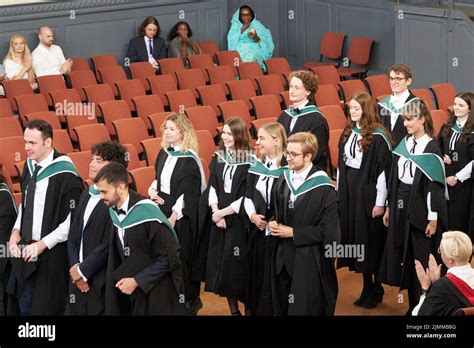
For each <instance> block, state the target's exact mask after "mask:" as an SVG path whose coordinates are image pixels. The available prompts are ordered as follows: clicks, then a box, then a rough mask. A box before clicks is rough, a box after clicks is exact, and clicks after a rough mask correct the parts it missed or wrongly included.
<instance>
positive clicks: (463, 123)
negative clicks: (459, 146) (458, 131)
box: [456, 117, 469, 128]
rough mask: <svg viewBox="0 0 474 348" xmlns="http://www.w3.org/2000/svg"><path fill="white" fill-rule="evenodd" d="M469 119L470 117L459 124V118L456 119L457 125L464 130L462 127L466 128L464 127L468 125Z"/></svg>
mask: <svg viewBox="0 0 474 348" xmlns="http://www.w3.org/2000/svg"><path fill="white" fill-rule="evenodd" d="M468 118H469V117H466V118H465V119H464V121H462V122H459V118H457V119H456V123H457V124H458V126H459V127H460V128H462V127H464V125H465V124H466V122H467V119H468Z"/></svg>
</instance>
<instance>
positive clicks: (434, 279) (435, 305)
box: [412, 231, 474, 315]
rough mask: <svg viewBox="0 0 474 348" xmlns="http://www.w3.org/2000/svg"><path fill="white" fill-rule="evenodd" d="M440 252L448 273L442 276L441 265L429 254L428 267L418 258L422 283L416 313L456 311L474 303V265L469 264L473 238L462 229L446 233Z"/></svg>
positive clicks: (445, 313)
mask: <svg viewBox="0 0 474 348" xmlns="http://www.w3.org/2000/svg"><path fill="white" fill-rule="evenodd" d="M439 253H440V254H441V259H442V260H443V263H444V264H445V265H446V267H447V268H448V273H447V274H446V275H445V276H443V277H441V274H440V273H441V265H437V264H436V261H435V258H434V256H433V255H430V260H429V268H428V269H427V270H426V271H425V270H424V269H423V266H422V265H421V263H420V262H419V261H418V260H415V268H416V274H417V275H418V279H419V281H420V283H421V288H422V295H421V297H420V303H419V304H418V305H417V306H416V307H415V309H413V312H412V314H413V315H453V314H454V313H455V312H456V311H457V310H458V309H459V308H464V307H472V306H474V269H473V268H472V266H471V265H470V263H469V262H470V259H471V257H472V242H471V239H470V238H469V236H468V235H467V234H465V233H463V232H459V231H453V232H445V233H443V239H442V240H441V243H440V246H439Z"/></svg>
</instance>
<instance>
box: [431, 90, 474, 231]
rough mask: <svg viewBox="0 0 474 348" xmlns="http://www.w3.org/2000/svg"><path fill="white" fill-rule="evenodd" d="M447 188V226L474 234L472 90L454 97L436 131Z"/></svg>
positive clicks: (473, 109)
mask: <svg viewBox="0 0 474 348" xmlns="http://www.w3.org/2000/svg"><path fill="white" fill-rule="evenodd" d="M438 142H439V146H440V148H441V152H442V154H443V160H444V164H445V166H446V183H447V184H448V190H449V201H448V229H450V230H459V231H465V232H466V233H467V234H468V235H469V236H470V238H471V239H473V238H474V170H473V164H474V93H471V92H461V93H459V94H458V95H457V96H456V98H454V105H453V112H452V113H451V116H450V117H449V120H448V122H446V123H445V124H444V125H443V127H442V128H441V131H440V132H439V135H438Z"/></svg>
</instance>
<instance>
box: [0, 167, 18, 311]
mask: <svg viewBox="0 0 474 348" xmlns="http://www.w3.org/2000/svg"><path fill="white" fill-rule="evenodd" d="M16 216H17V213H16V207H15V199H14V198H13V194H12V191H11V190H10V187H8V185H7V180H6V178H5V173H4V172H3V165H2V163H1V162H0V245H7V242H8V241H9V240H10V233H11V231H12V229H13V225H15V220H16ZM10 269H11V265H10V260H9V259H8V258H7V257H2V258H0V315H5V314H6V313H7V295H6V292H5V288H6V286H7V282H8V278H9V277H10Z"/></svg>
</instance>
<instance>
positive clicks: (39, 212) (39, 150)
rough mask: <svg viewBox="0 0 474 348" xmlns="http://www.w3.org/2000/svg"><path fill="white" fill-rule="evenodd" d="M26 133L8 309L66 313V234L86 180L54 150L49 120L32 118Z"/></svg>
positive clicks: (67, 273) (12, 246)
mask: <svg viewBox="0 0 474 348" xmlns="http://www.w3.org/2000/svg"><path fill="white" fill-rule="evenodd" d="M24 138H25V150H26V153H27V155H28V159H27V160H26V163H25V166H24V170H23V175H22V178H21V189H22V198H23V201H22V204H21V205H20V209H19V213H18V218H17V220H16V222H15V226H14V227H13V230H12V234H11V236H10V245H9V248H10V253H11V255H13V257H12V258H11V263H12V274H11V277H10V280H9V283H8V287H7V291H8V293H9V294H10V295H12V298H11V299H12V301H9V306H8V307H9V308H8V311H9V313H11V314H13V315H15V314H21V315H30V314H31V315H64V310H65V307H66V302H67V295H68V284H69V272H68V271H69V267H68V265H69V262H68V254H67V238H68V234H69V227H70V224H71V219H72V216H73V215H74V210H75V208H76V207H77V204H78V203H79V197H80V196H81V193H82V190H83V189H84V185H83V182H82V179H81V178H80V177H79V174H78V173H77V170H76V168H75V167H74V164H73V163H72V160H71V159H70V158H69V157H68V156H66V155H63V154H60V153H58V152H57V151H56V150H54V149H53V129H52V127H51V125H50V124H49V123H47V122H46V121H43V120H33V121H30V122H28V124H27V127H26V129H25V134H24ZM15 302H17V303H18V306H16V305H15ZM10 304H11V305H12V306H10ZM18 307H19V308H18ZM18 310H19V313H18Z"/></svg>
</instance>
